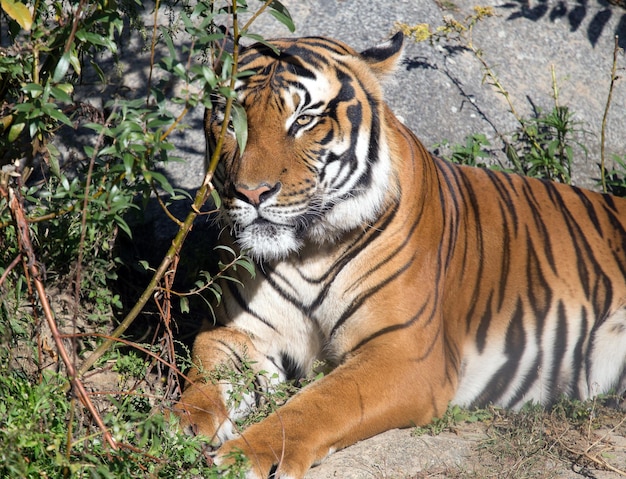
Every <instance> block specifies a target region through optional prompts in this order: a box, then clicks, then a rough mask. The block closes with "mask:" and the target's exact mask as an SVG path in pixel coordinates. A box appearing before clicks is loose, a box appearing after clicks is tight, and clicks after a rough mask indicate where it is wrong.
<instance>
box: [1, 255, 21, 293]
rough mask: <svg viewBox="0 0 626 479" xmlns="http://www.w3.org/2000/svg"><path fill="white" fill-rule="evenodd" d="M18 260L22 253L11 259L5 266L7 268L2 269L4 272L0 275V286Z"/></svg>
mask: <svg viewBox="0 0 626 479" xmlns="http://www.w3.org/2000/svg"><path fill="white" fill-rule="evenodd" d="M20 261H22V254H21V253H20V254H18V255H17V256H16V257H15V259H14V260H13V261H11V264H9V266H7V269H6V270H5V271H4V273H2V276H0V286H2V283H4V282H5V280H6V279H7V276H8V275H9V273H10V272H11V270H12V269H13V268H15V267H16V266H17V264H18V263H19V262H20Z"/></svg>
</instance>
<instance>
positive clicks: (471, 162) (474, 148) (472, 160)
mask: <svg viewBox="0 0 626 479" xmlns="http://www.w3.org/2000/svg"><path fill="white" fill-rule="evenodd" d="M490 146H491V143H490V142H489V140H488V139H487V137H486V136H485V135H483V134H482V133H477V134H475V135H469V136H467V137H466V138H465V144H463V145H453V144H450V142H449V141H447V140H446V141H443V142H442V143H439V144H437V145H435V146H434V149H435V153H437V154H442V152H443V151H449V154H443V156H444V157H445V158H446V159H447V160H448V161H451V162H453V163H456V164H459V165H467V166H478V167H482V168H484V167H487V166H488V164H487V163H485V162H483V159H486V158H491V157H492V154H491V153H490V152H489V150H488V148H489V147H490Z"/></svg>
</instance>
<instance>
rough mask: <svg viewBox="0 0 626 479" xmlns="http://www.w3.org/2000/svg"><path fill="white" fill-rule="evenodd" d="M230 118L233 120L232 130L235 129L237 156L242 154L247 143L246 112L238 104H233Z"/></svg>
mask: <svg viewBox="0 0 626 479" xmlns="http://www.w3.org/2000/svg"><path fill="white" fill-rule="evenodd" d="M231 118H232V120H233V128H234V129H235V137H236V138H237V145H238V146H239V154H242V153H243V152H244V150H245V149H246V143H248V118H247V117H246V110H245V109H244V108H243V106H241V105H240V104H239V103H235V102H233V105H232V109H231Z"/></svg>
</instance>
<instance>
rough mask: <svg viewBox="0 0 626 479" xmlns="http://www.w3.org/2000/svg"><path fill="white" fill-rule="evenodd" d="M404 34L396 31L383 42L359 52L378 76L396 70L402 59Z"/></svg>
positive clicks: (386, 74) (384, 75) (382, 76)
mask: <svg viewBox="0 0 626 479" xmlns="http://www.w3.org/2000/svg"><path fill="white" fill-rule="evenodd" d="M403 43H404V34H403V33H402V32H398V33H396V34H395V35H394V36H393V37H391V38H390V39H389V40H387V41H386V42H385V43H381V44H380V45H376V46H375V47H373V48H368V49H367V50H365V51H363V52H361V58H362V59H363V60H365V62H366V63H367V64H368V65H369V67H370V68H371V69H372V71H373V72H374V73H375V74H376V76H378V77H379V78H384V77H386V76H388V75H390V74H392V73H393V72H395V71H396V68H397V67H398V65H399V64H400V61H401V60H402V44H403Z"/></svg>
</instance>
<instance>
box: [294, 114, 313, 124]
mask: <svg viewBox="0 0 626 479" xmlns="http://www.w3.org/2000/svg"><path fill="white" fill-rule="evenodd" d="M312 121H313V116H312V115H300V116H299V117H298V118H296V124H297V125H298V126H306V125H308V124H309V123H311V122H312Z"/></svg>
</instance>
